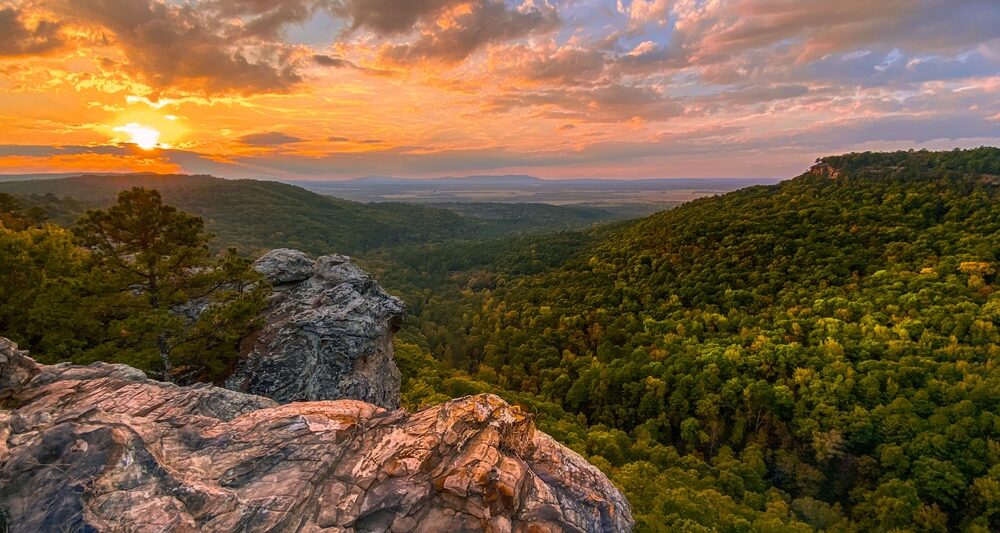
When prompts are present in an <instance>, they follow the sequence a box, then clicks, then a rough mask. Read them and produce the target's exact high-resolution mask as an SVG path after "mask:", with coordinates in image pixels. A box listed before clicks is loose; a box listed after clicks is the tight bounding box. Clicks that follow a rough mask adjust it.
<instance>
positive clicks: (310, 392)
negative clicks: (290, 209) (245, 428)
mask: <svg viewBox="0 0 1000 533" xmlns="http://www.w3.org/2000/svg"><path fill="white" fill-rule="evenodd" d="M254 265H255V268H257V269H258V270H259V271H261V272H262V273H263V274H264V275H265V276H266V277H267V278H268V279H271V280H273V281H272V282H275V283H277V284H276V285H275V286H274V293H273V295H272V297H271V301H270V302H269V304H268V308H267V309H266V310H265V312H264V319H265V321H266V324H265V326H264V327H263V329H262V330H261V332H260V334H259V335H258V336H257V337H256V339H255V340H254V342H253V346H252V348H251V349H250V350H249V352H248V353H247V354H245V356H244V357H243V358H242V359H241V362H240V363H239V364H238V365H237V368H236V371H235V372H234V373H233V375H232V376H231V377H230V378H229V379H228V380H227V381H226V387H227V388H230V389H233V390H237V391H240V392H247V393H251V394H257V395H261V396H266V397H268V398H272V399H274V400H277V401H279V402H281V403H288V402H295V401H311V400H337V399H353V400H361V401H364V402H368V403H373V404H375V405H378V406H381V407H385V408H388V409H395V408H396V407H399V381H400V374H399V369H398V368H397V367H396V363H395V361H394V360H393V354H394V350H393V345H392V336H393V334H394V333H395V332H396V330H397V329H398V328H399V324H400V321H401V320H402V316H403V312H404V307H403V302H402V301H400V300H399V299H398V298H396V297H394V296H391V295H389V294H388V293H386V292H385V291H384V290H383V289H382V287H380V286H379V285H378V283H376V282H375V280H373V279H372V277H371V276H370V275H369V274H367V273H366V272H364V271H363V270H361V269H360V268H358V267H357V265H355V264H354V263H352V262H351V259H350V258H349V257H347V256H342V255H329V256H324V257H320V258H319V259H318V260H317V261H315V262H313V261H310V260H309V259H307V258H306V257H305V255H304V254H302V253H301V252H297V251H294V250H274V251H272V252H269V253H268V254H267V255H265V256H264V257H262V258H260V259H259V260H258V261H257V262H256V263H255V264H254ZM306 265H308V267H309V270H308V273H306V271H305V267H306Z"/></svg>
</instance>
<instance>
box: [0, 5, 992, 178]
mask: <svg viewBox="0 0 1000 533" xmlns="http://www.w3.org/2000/svg"><path fill="white" fill-rule="evenodd" d="M0 120H2V123H3V125H4V127H3V128H2V129H0V173H8V174H9V173H35V172H67V171H87V172H95V171H96V172H111V171H114V172H124V171H153V172H184V173H208V174H214V175H218V176H224V177H265V178H266V177H278V178H303V179H323V178H345V177H356V176H363V175H373V174H379V175H396V176H441V175H463V174H486V173H488V174H508V173H523V174H533V175H537V176H541V177H552V178H560V177H612V178H614V177H623V178H634V177H781V176H789V175H793V174H795V173H797V172H800V171H801V170H803V169H804V168H806V167H808V165H809V164H810V163H811V162H812V161H813V160H814V159H815V158H816V157H817V156H821V155H827V154H833V153H841V152H848V151H860V150H884V149H907V148H924V147H926V148H931V149H944V148H953V147H972V146H979V145H998V144H1000V4H998V3H997V2H996V0H950V1H949V0H925V1H918V0H886V1H884V2H878V3H871V2H867V1H866V2H862V1H860V0H842V1H840V2H835V3H830V2H812V1H810V0H728V1H727V0H631V1H630V0H617V1H615V0H604V1H596V0H559V1H556V0H475V1H470V0H426V1H423V0H422V1H406V0H378V1H365V0H277V1H273V2H259V1H250V0H169V1H162V0H18V1H13V2H11V1H4V0H0Z"/></svg>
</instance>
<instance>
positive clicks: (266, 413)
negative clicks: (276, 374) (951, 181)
mask: <svg viewBox="0 0 1000 533" xmlns="http://www.w3.org/2000/svg"><path fill="white" fill-rule="evenodd" d="M0 346H3V345H2V344H0ZM6 346H8V347H9V346H10V345H6ZM10 350H13V353H14V355H15V357H10V356H9V355H8V356H7V357H5V358H4V359H2V361H3V362H2V363H0V376H9V375H10V376H12V375H17V376H22V377H25V376H27V377H26V379H24V380H21V378H18V379H15V380H5V381H4V382H3V383H4V385H3V388H0V394H2V395H6V399H5V400H4V401H3V402H2V403H0V517H3V518H4V521H6V524H4V525H5V526H6V527H8V528H9V529H10V530H11V531H62V530H67V531H137V532H144V531H176V532H193V531H234V532H243V531H247V532H251V531H253V532H255V531H261V532H264V531H268V532H279V531H309V532H315V531H336V532H387V531H416V532H435V533H436V532H440V531H446V532H460V531H493V532H528V531H553V532H555V531H576V532H579V531H588V532H589V531H594V532H597V531H629V530H631V529H632V527H633V519H632V516H631V511H630V509H629V506H628V503H627V501H626V500H625V498H624V497H623V496H622V494H621V493H620V492H619V491H618V490H617V489H616V488H615V487H614V486H613V485H612V484H611V483H610V482H609V481H608V479H607V478H606V477H605V476H604V475H603V474H601V472H600V471H598V470H597V469H596V468H595V467H593V466H591V465H590V464H588V463H587V462H586V461H584V460H583V458H581V457H580V456H579V455H577V454H576V453H574V452H572V451H570V450H568V449H567V448H565V447H563V446H561V445H560V444H558V443H556V442H555V441H554V440H552V439H551V438H550V437H548V436H547V435H545V434H543V433H541V432H539V431H538V430H536V428H535V425H534V423H533V421H532V419H531V417H530V416H528V415H526V414H525V413H523V412H521V411H520V410H519V409H518V408H516V407H512V406H510V405H508V404H507V403H505V402H504V401H503V400H501V399H500V398H498V397H496V396H492V395H479V396H470V397H465V398H460V399H457V400H453V401H450V402H447V403H445V404H443V405H441V406H438V407H432V408H429V409H426V410H423V411H420V412H417V413H414V414H409V413H407V412H405V411H401V410H397V411H388V410H385V409H383V408H380V407H378V406H375V405H372V404H369V403H364V402H360V401H356V400H339V401H319V402H304V403H292V404H286V405H279V404H277V403H276V402H274V401H272V400H269V399H266V398H262V397H259V396H253V395H248V394H242V393H238V392H233V391H229V390H225V389H220V388H217V387H213V386H209V385H200V386H193V387H178V386H176V385H172V384H166V383H160V382H156V381H152V380H149V379H147V378H145V377H144V376H143V375H142V373H141V372H138V371H135V370H134V369H130V368H129V367H126V366H123V365H108V364H95V365H90V366H86V367H82V366H71V365H55V366H41V365H36V364H35V363H34V362H33V361H31V360H30V359H29V358H27V357H26V356H24V355H23V354H18V353H17V352H16V349H15V348H10V349H9V350H8V351H10ZM5 354H6V352H5ZM25 371H26V372H27V373H25Z"/></svg>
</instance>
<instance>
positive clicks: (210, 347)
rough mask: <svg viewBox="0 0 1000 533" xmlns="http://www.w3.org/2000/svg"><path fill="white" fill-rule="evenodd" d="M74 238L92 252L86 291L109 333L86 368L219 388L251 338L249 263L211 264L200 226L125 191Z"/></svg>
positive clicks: (90, 216)
mask: <svg viewBox="0 0 1000 533" xmlns="http://www.w3.org/2000/svg"><path fill="white" fill-rule="evenodd" d="M74 232H75V234H76V236H77V239H78V240H79V242H80V243H81V244H82V245H83V246H84V247H85V248H87V249H88V250H90V263H91V265H90V266H91V274H90V279H89V283H88V286H89V289H90V292H91V298H92V299H95V300H96V302H97V305H96V306H95V307H96V309H98V312H99V313H100V315H101V316H102V318H103V322H104V323H106V324H107V331H106V335H105V338H104V339H102V341H101V342H99V343H98V344H97V346H95V347H94V348H93V349H92V350H91V351H90V354H89V357H90V358H92V359H102V360H122V361H124V362H128V363H130V364H134V365H136V366H139V367H140V368H144V369H147V370H150V371H157V372H158V373H159V374H160V376H162V378H163V379H164V380H165V381H174V380H179V381H189V380H192V379H217V378H219V377H221V375H224V373H225V371H226V370H227V369H228V368H229V366H230V364H231V362H232V360H233V358H234V357H235V355H236V351H237V350H236V348H237V346H236V345H237V342H238V340H239V339H240V338H242V337H243V336H245V335H246V334H248V333H249V332H250V331H252V329H253V327H254V325H255V320H256V319H255V317H256V315H257V312H258V311H259V310H260V308H261V306H262V305H263V302H264V299H265V296H266V293H265V291H266V289H265V285H266V284H264V283H260V279H259V276H258V275H257V274H256V273H255V272H254V271H253V270H252V269H251V268H250V264H249V262H248V261H246V260H245V259H242V258H240V257H239V256H237V254H236V253H235V251H233V250H230V251H229V252H228V253H226V254H225V255H224V256H223V257H222V258H220V259H213V258H212V257H211V255H210V254H209V249H208V242H209V240H210V238H211V236H210V235H208V234H207V233H205V231H204V222H203V221H202V219H200V218H198V217H196V216H193V215H190V214H187V213H184V212H182V211H178V210H177V209H176V208H174V207H171V206H168V205H164V204H163V202H162V199H161V198H160V194H159V193H158V192H156V191H152V190H146V189H142V188H133V189H131V190H127V191H123V192H122V193H120V194H119V196H118V201H117V203H116V204H115V205H113V206H112V207H110V208H108V209H103V210H91V211H88V212H87V214H86V215H84V216H83V217H82V218H81V219H80V221H79V222H78V223H77V226H76V228H75V229H74Z"/></svg>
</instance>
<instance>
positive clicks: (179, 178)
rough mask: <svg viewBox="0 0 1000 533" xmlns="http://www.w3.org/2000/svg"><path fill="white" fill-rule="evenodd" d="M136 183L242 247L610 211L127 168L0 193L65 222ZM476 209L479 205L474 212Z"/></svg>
mask: <svg viewBox="0 0 1000 533" xmlns="http://www.w3.org/2000/svg"><path fill="white" fill-rule="evenodd" d="M135 186H141V187H146V188H153V189H157V190H159V191H160V192H161V193H162V195H163V196H164V200H165V201H166V202H167V203H169V204H172V205H175V206H177V207H179V208H181V209H183V210H185V211H188V212H191V213H194V214H197V215H199V216H201V217H203V218H204V219H205V220H206V222H207V226H208V228H209V230H210V231H212V232H213V233H215V234H216V235H217V236H218V241H217V242H219V243H220V244H222V245H238V246H239V247H240V248H242V249H244V250H249V251H260V250H264V249H269V248H275V247H292V248H298V249H301V250H303V251H306V252H309V253H312V254H323V253H328V252H330V251H336V252H338V253H348V254H357V253H358V252H360V251H364V250H370V249H373V248H379V247H386V246H395V245H400V244H408V243H412V242H435V241H442V240H448V239H456V238H461V239H471V238H482V237H490V236H496V235H504V234H507V233H511V232H524V231H538V230H539V229H560V228H565V227H573V226H577V227H579V226H585V225H589V224H591V223H594V222H596V221H598V220H602V219H607V218H615V217H617V215H615V214H612V213H608V212H604V211H601V210H597V209H582V208H564V207H557V206H524V207H523V208H521V209H520V210H519V211H518V213H519V215H521V216H518V217H512V216H505V217H498V216H493V215H492V214H491V213H489V212H488V209H487V208H488V207H489V206H488V205H487V206H483V207H482V208H480V207H477V206H475V205H467V206H464V207H459V206H452V207H453V209H436V208H432V207H423V206H416V205H409V204H397V203H381V204H362V203H358V202H352V201H348V200H341V199H338V198H334V197H330V196H325V195H320V194H316V193H313V192H310V191H307V190H305V189H302V188H300V187H297V186H294V185H288V184H283V183H278V182H274V181H255V180H224V179H219V178H214V177H211V176H185V175H158V174H131V175H103V176H97V175H92V176H78V177H72V178H62V179H47V180H33V181H17V182H9V183H0V192H6V193H10V194H15V195H19V196H21V197H22V198H25V199H26V203H33V204H37V205H41V206H42V207H44V208H46V209H47V210H48V211H49V212H50V213H51V216H53V217H54V218H55V219H56V220H58V221H60V222H62V223H72V222H73V221H74V220H75V219H76V217H78V216H79V215H80V212H81V211H82V210H83V208H84V207H87V206H89V207H104V206H106V205H109V204H110V203H112V202H113V200H114V198H115V196H116V195H117V193H118V192H119V191H121V190H123V189H126V188H129V187H135ZM479 211H484V212H483V213H482V214H481V216H480V213H479Z"/></svg>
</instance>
